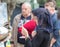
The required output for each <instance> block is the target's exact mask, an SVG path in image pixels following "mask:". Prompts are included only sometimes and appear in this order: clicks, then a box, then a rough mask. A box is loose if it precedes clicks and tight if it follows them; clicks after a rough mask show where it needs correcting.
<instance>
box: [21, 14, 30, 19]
mask: <svg viewBox="0 0 60 47" xmlns="http://www.w3.org/2000/svg"><path fill="white" fill-rule="evenodd" d="M21 19H27V20H30V19H31V15H30V16H28V17H26V18H25V17H24V16H23V15H21Z"/></svg>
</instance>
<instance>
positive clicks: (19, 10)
mask: <svg viewBox="0 0 60 47" xmlns="http://www.w3.org/2000/svg"><path fill="white" fill-rule="evenodd" d="M22 4H23V3H21V4H17V5H16V7H15V9H14V10H13V13H12V15H11V20H10V22H11V26H12V23H13V19H14V17H15V16H16V15H17V14H20V13H21V6H22Z"/></svg>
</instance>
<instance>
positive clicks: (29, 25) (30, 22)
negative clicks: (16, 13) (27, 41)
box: [18, 20, 37, 34]
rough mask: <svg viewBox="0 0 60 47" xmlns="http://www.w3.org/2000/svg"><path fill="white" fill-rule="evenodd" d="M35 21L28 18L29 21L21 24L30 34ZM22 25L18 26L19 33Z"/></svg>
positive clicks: (34, 26)
mask: <svg viewBox="0 0 60 47" xmlns="http://www.w3.org/2000/svg"><path fill="white" fill-rule="evenodd" d="M36 25H37V24H36V22H35V21H34V20H30V21H29V22H27V23H25V24H24V25H23V26H24V28H26V29H27V30H28V33H29V34H31V33H32V31H33V30H34V29H35V28H36ZM21 30H22V27H19V28H18V32H20V33H21Z"/></svg>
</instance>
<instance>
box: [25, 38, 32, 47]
mask: <svg viewBox="0 0 60 47" xmlns="http://www.w3.org/2000/svg"><path fill="white" fill-rule="evenodd" d="M24 47H32V43H31V40H30V39H29V38H27V39H26V41H25V46H24Z"/></svg>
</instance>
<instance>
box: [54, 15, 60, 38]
mask: <svg viewBox="0 0 60 47" xmlns="http://www.w3.org/2000/svg"><path fill="white" fill-rule="evenodd" d="M53 18H54V19H53V20H54V21H53V37H54V38H55V39H56V38H58V37H59V29H58V19H57V15H56V16H55V15H54V17H53Z"/></svg>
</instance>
